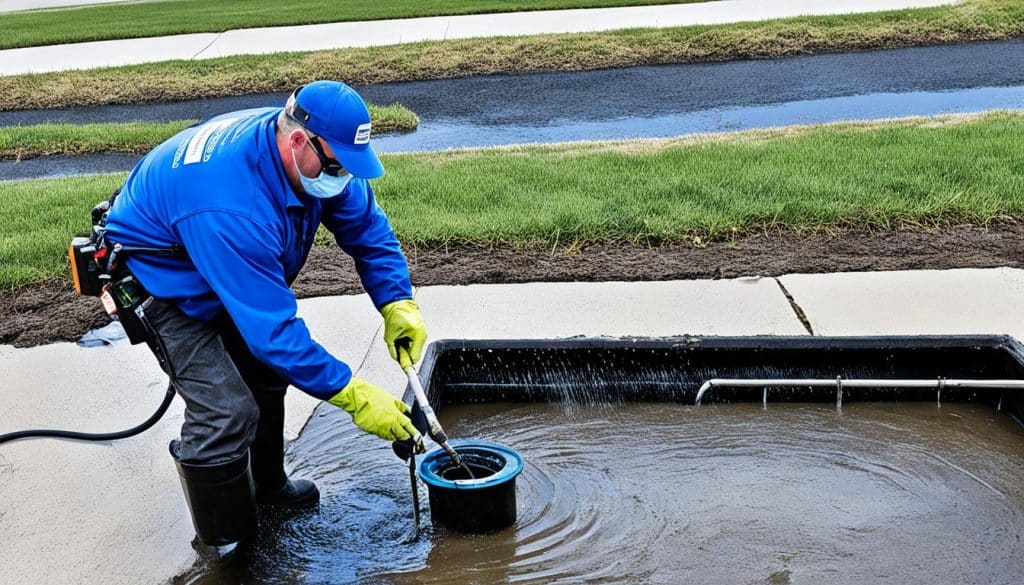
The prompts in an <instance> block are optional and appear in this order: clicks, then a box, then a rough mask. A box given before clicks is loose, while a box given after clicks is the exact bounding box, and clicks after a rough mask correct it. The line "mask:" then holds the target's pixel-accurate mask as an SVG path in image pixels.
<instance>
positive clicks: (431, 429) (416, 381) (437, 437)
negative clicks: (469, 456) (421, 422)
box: [398, 346, 476, 479]
mask: <svg viewBox="0 0 1024 585" xmlns="http://www.w3.org/2000/svg"><path fill="white" fill-rule="evenodd" d="M398 357H399V363H400V364H401V365H402V370H404V371H405V375H406V377H408V378H409V386H410V387H411V388H412V393H413V395H414V396H415V397H416V404H418V405H419V407H420V410H421V411H422V412H423V416H424V418H426V419H427V434H429V435H430V438H431V439H433V440H434V442H435V443H437V444H438V445H440V446H441V448H442V449H444V452H445V453H447V454H448V456H449V457H451V460H452V462H453V463H455V464H456V465H458V466H460V467H462V468H463V469H465V470H466V473H468V474H469V477H470V478H471V479H473V478H475V477H476V476H474V475H473V471H472V470H471V469H470V468H469V466H468V465H466V464H465V463H463V461H462V458H461V457H459V454H458V453H456V452H455V449H453V448H452V447H451V445H449V444H448V435H447V434H446V433H445V432H444V428H442V427H441V421H439V420H437V414H435V413H434V409H433V408H431V407H430V403H429V402H428V401H427V394H426V392H424V391H423V384H421V383H420V377H419V376H418V375H417V374H416V370H414V369H413V367H412V358H410V357H409V351H408V350H407V349H406V348H405V347H401V346H400V347H398Z"/></svg>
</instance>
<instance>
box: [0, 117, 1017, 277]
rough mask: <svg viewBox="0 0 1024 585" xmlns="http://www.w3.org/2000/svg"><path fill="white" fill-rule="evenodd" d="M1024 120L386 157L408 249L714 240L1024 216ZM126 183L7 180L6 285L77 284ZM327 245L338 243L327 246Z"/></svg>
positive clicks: (949, 120)
mask: <svg viewBox="0 0 1024 585" xmlns="http://www.w3.org/2000/svg"><path fill="white" fill-rule="evenodd" d="M1021 152H1024V114H1021V113H992V114H987V115H984V116H975V117H943V118H931V119H920V118H919V119H908V120H898V121H889V122H872V123H858V124H839V125H829V126H821V127H807V128H788V129H780V130H764V131H753V132H743V133H739V134H727V135H713V136H705V137H691V138H681V139H675V140H667V141H633V142H615V143H587V144H569V145H553V146H528V147H516V148H497V149H485V150H463V151H448V152H439V153H419V154H395V155H388V156H385V161H384V162H385V166H386V167H387V169H388V174H387V175H386V176H385V177H384V178H382V179H380V180H378V181H376V182H375V185H376V189H377V193H378V195H379V199H380V202H381V205H382V206H383V207H384V208H385V210H386V211H387V212H388V214H389V216H390V217H391V218H392V221H393V223H394V225H395V228H396V230H397V232H398V234H399V236H400V238H401V239H402V240H403V242H404V243H405V244H406V245H426V246H429V245H437V244H442V243H445V242H472V243H479V244H496V243H501V244H512V245H552V244H554V243H556V242H557V243H561V244H571V243H573V242H575V243H587V242H597V241H629V242H644V243H650V244H657V243H663V242H691V243H701V242H706V241H709V240H714V239H726V238H731V237H734V236H736V235H742V234H745V233H750V232H754V231H760V230H766V229H767V230H783V231H796V232H801V231H807V230H831V229H836V228H857V229H866V228H873V229H874V228H877V229H889V228H894V227H907V226H916V227H924V228H934V227H942V226H945V225H949V224H952V223H971V224H979V225H981V224H986V223H988V222H991V221H994V220H1001V219H1010V218H1015V219H1024V157H1021V155H1020V153H1021ZM123 178H124V175H123V174H120V175H107V176H99V177H79V178H73V179H63V180H37V181H25V182H16V183H0V285H2V286H7V287H10V286H12V285H16V284H20V283H26V282H32V281H36V280H40V279H43V278H47V277H52V276H57V275H61V274H63V273H64V271H65V268H64V260H63V254H64V250H65V247H66V246H67V242H68V239H69V238H70V237H71V235H73V234H74V233H76V232H81V231H83V230H84V229H85V227H86V222H87V220H86V218H87V216H88V211H89V209H90V208H91V206H92V205H93V204H94V203H96V202H97V201H100V200H102V199H104V198H105V197H107V195H108V194H109V193H110V191H112V190H113V189H114V188H115V187H116V186H117V185H118V183H119V182H120V181H121V180H123ZM322 240H323V241H324V242H326V240H327V239H326V238H322Z"/></svg>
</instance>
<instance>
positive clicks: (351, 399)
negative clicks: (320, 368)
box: [327, 378, 420, 441]
mask: <svg viewBox="0 0 1024 585" xmlns="http://www.w3.org/2000/svg"><path fill="white" fill-rule="evenodd" d="M327 402H330V403H331V404H333V405H335V406H337V407H339V408H341V409H342V410H344V411H345V412H347V413H349V414H351V415H352V422H354V423H356V426H357V427H359V428H361V429H363V430H364V431H366V432H368V433H371V434H374V435H377V436H378V437H380V438H382V439H386V440H388V441H405V440H407V439H412V438H413V437H416V436H419V434H420V433H419V431H417V430H416V427H415V426H413V424H412V419H410V418H409V417H408V416H407V415H408V413H409V407H408V406H406V405H405V403H404V402H402V401H401V400H399V399H397V398H395V397H394V396H392V395H391V394H389V393H388V391H387V390H384V389H383V388H381V387H379V386H375V385H373V384H371V383H369V382H367V381H366V380H363V379H362V378H352V380H351V381H350V382H349V383H348V385H347V386H345V388H344V389H342V391H341V392H338V393H337V394H335V395H334V396H332V397H331V398H329V399H328V400H327Z"/></svg>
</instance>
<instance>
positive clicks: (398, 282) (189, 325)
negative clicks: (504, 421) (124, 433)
mask: <svg viewBox="0 0 1024 585" xmlns="http://www.w3.org/2000/svg"><path fill="white" fill-rule="evenodd" d="M370 131H371V123H370V116H369V112H368V110H367V108H366V104H365V103H364V102H363V100H362V99H361V98H360V97H359V95H358V94H356V92H355V91H353V90H352V89H351V88H350V87H348V86H347V85H345V84H343V83H339V82H334V81H318V82H315V83H311V84H309V85H305V86H302V87H300V88H298V89H297V90H295V92H294V93H293V94H292V96H291V97H290V98H289V99H288V101H287V103H286V104H285V106H284V108H261V109H252V110H244V111H239V112H232V113H229V114H224V115H222V116H219V117H216V118H213V119H211V120H209V121H207V122H206V123H203V124H201V125H198V126H196V127H193V128H190V129H188V130H185V131H183V132H181V133H179V134H178V135H176V136H174V137H173V138H171V139H170V140H168V141H167V142H164V143H163V144H161V145H160V146H158V147H157V148H156V149H154V150H153V151H152V152H150V153H149V154H148V155H147V156H146V157H145V158H143V159H142V160H141V161H140V162H139V163H138V164H137V165H136V167H135V169H134V170H133V171H132V172H131V174H130V175H129V176H128V179H127V180H126V181H125V184H124V186H123V188H122V190H121V192H120V194H119V195H118V196H117V198H116V200H115V202H114V204H113V206H112V207H111V209H110V212H109V214H108V216H107V223H106V238H107V239H108V241H109V242H113V243H118V244H122V245H123V246H126V247H127V246H136V247H147V248H158V249H174V248H184V253H183V254H177V255H166V254H163V255H161V254H146V253H136V254H132V255H130V256H128V257H127V260H126V263H127V267H128V269H129V270H130V272H131V274H132V275H133V276H134V277H135V278H136V279H137V280H138V281H139V282H140V283H141V285H142V286H143V287H144V288H145V289H146V291H147V292H148V294H150V295H152V296H153V297H154V301H153V302H152V304H151V305H150V306H149V307H148V308H147V309H146V315H147V317H148V319H149V321H150V322H151V323H152V326H153V329H154V330H155V332H156V333H157V337H158V338H159V340H160V342H161V343H162V345H163V346H164V348H165V350H166V354H167V358H168V362H169V364H168V366H167V367H168V369H169V370H171V371H169V372H168V373H169V374H172V378H173V379H175V380H176V384H177V391H178V393H179V395H180V396H181V397H182V398H183V399H184V401H185V404H186V409H185V422H184V424H183V425H182V428H181V440H180V442H177V441H176V442H174V443H172V448H171V451H172V455H173V456H174V457H175V459H176V462H177V464H178V466H179V472H180V474H181V476H182V485H183V488H184V489H185V494H186V499H187V500H188V501H189V504H190V509H191V512H192V517H193V521H194V523H195V525H196V530H197V533H198V534H199V536H200V538H201V539H202V540H203V541H204V542H206V543H207V544H227V543H228V542H231V541H235V540H240V539H242V538H244V537H246V536H248V535H249V534H251V531H252V529H253V528H254V522H255V507H254V506H252V504H251V502H244V501H243V502H241V503H239V502H238V500H245V499H246V498H245V497H241V498H239V497H237V494H239V493H243V494H244V493H245V492H247V491H251V489H247V486H251V485H252V483H253V481H254V483H255V499H256V501H258V502H260V503H263V504H270V505H276V506H286V507H304V506H310V505H313V504H315V503H316V502H317V501H318V500H319V491H318V490H317V488H316V486H315V485H314V484H313V483H312V482H310V481H308V480H290V479H289V478H288V477H287V475H286V474H285V471H284V465H283V455H284V442H283V437H282V433H283V424H284V394H285V389H286V387H287V386H288V385H289V384H291V385H294V386H295V387H297V388H299V389H301V390H303V391H305V392H307V393H309V394H311V395H313V396H315V397H317V398H320V399H323V400H326V401H327V402H330V403H331V404H334V405H336V406H339V407H341V408H343V409H345V410H346V411H348V412H349V413H350V414H351V415H352V417H353V421H354V422H355V424H356V425H358V426H359V427H360V428H362V429H363V430H365V431H367V432H370V433H373V434H375V435H378V436H380V437H382V438H384V439H387V440H392V441H394V440H398V441H409V440H411V439H412V438H413V437H415V436H417V435H418V434H419V433H418V432H417V430H416V428H415V427H414V426H413V425H412V422H411V421H410V419H409V417H408V416H407V413H408V408H407V407H406V405H405V404H403V403H402V402H401V401H400V400H398V399H396V398H394V397H393V396H392V395H391V394H389V393H388V392H387V391H385V390H383V389H381V388H379V387H377V386H374V385H373V384H371V383H369V382H367V381H365V380H360V379H358V378H354V377H353V376H352V372H351V369H350V368H349V366H347V365H346V364H345V363H344V362H342V361H340V360H338V359H337V358H335V357H333V356H331V354H330V353H328V352H327V350H325V349H324V348H323V347H322V346H320V345H319V344H318V343H316V342H315V341H313V340H312V338H311V337H310V333H309V331H308V330H307V328H306V325H305V323H304V322H303V321H302V319H298V318H297V317H296V308H297V303H296V299H295V295H294V293H293V292H292V291H291V290H290V288H289V285H290V284H291V283H292V281H293V280H294V279H295V277H296V276H297V274H298V272H299V269H300V268H301V267H302V265H303V264H304V263H305V261H306V258H307V256H308V254H309V251H310V248H311V247H312V245H313V239H314V235H315V233H316V230H317V227H318V226H319V225H320V224H323V225H324V226H325V227H326V228H327V229H328V230H330V231H331V232H332V233H333V234H334V237H335V240H336V241H337V243H338V244H339V245H340V246H341V247H342V249H343V250H345V252H346V253H348V254H349V255H350V256H352V257H353V258H354V260H355V264H356V269H357V271H358V272H359V276H360V279H361V281H362V284H363V287H364V288H365V289H366V291H367V292H368V293H369V295H370V298H371V299H372V300H373V303H374V305H375V306H376V307H377V308H378V309H379V310H380V312H381V313H382V315H383V317H384V321H385V333H384V338H385V341H386V342H387V344H388V347H389V350H390V353H391V356H392V357H393V358H395V359H396V360H397V359H398V351H399V347H401V346H403V345H404V346H405V347H406V348H407V349H408V351H409V354H410V356H411V358H412V360H413V361H414V362H415V361H416V360H418V359H419V358H420V356H421V354H422V350H423V344H424V343H425V339H426V330H425V328H424V324H423V320H422V318H421V316H420V312H419V308H418V307H417V306H416V303H415V302H413V301H412V287H411V283H410V281H409V273H408V267H407V264H406V260H405V257H404V255H403V254H402V251H401V248H400V246H399V243H398V240H397V239H396V238H395V235H394V232H393V230H392V229H391V226H390V224H389V222H388V219H387V217H386V216H385V215H384V212H383V211H382V210H381V208H380V207H379V206H378V205H377V203H376V202H375V200H374V197H373V191H372V190H371V188H370V185H369V183H368V179H373V178H377V177H380V176H382V175H383V174H384V169H383V167H382V165H381V162H380V160H379V159H378V157H377V155H376V153H375V152H374V151H373V149H372V148H371V147H370V144H369V142H370ZM249 461H251V477H252V481H250V480H249V479H248V477H249V476H248V472H247V471H246V467H247V465H246V464H247V462H249ZM237 470H241V471H242V472H244V473H242V474H241V475H240V476H239V474H238V473H236V471H237ZM239 489H240V490H241V492H239V491H238V490H239ZM218 518H221V519H220V520H218ZM224 518H228V520H224ZM211 523H212V524H211ZM243 525H244V526H243Z"/></svg>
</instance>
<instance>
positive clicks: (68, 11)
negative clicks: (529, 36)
mask: <svg viewBox="0 0 1024 585" xmlns="http://www.w3.org/2000/svg"><path fill="white" fill-rule="evenodd" d="M701 1H704V0H501V1H500V2H495V1H494V0H431V1H430V2H424V1H423V0H388V1H387V2H366V0H333V1H332V2H322V1H320V0H277V1H274V2H269V1H267V0H219V1H218V2H210V1H209V0H176V1H173V2H167V1H163V2H146V3H144V4H140V3H133V4H113V5H110V4H108V5H98V6H87V7H77V8H63V9H58V10H34V11H29V12H13V13H7V14H0V30H2V31H4V34H3V36H0V49H10V48H15V47H34V46H40V45H52V44H58V43H76V42H82V41H101V40H108V39H129V38H141V37H153V36H161V35H174V34H184V33H204V32H223V31H226V30H231V29H238V28H253V27H263V26H289V25H301V24H318V23H324V22H352V21H360V20H382V19H391V18H414V17H420V16H447V15H456V14H485V13H494V12H518V11H523V10H557V9H565V8H602V7H609V6H639V5H649V4H686V3H690V2H701Z"/></svg>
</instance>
